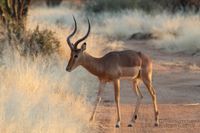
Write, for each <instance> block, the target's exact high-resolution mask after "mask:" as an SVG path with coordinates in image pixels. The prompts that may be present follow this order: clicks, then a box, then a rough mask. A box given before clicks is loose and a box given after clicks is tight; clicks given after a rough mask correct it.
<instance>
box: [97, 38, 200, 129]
mask: <svg viewBox="0 0 200 133" xmlns="http://www.w3.org/2000/svg"><path fill="white" fill-rule="evenodd" d="M126 47H127V48H128V49H134V50H138V51H142V52H144V53H146V54H148V55H150V56H151V57H152V59H153V61H154V76H153V77H154V80H153V83H154V87H155V88H156V91H157V96H158V104H159V110H160V126H159V127H154V126H153V124H154V118H153V114H154V113H153V107H152V104H151V98H150V96H149V94H148V91H147V89H146V88H145V87H144V86H143V85H141V87H140V88H141V91H142V93H143V95H144V98H143V101H142V105H141V107H140V111H139V115H138V120H137V122H136V124H135V126H134V127H132V128H130V127H127V125H128V122H129V120H130V117H131V114H132V112H133V110H134V105H135V103H136V97H135V94H134V93H133V91H132V89H131V88H132V86H131V82H130V81H122V82H121V114H122V123H121V125H122V126H121V128H119V129H116V128H115V127H114V125H115V122H116V120H115V118H116V108H115V104H114V92H113V88H112V84H108V85H107V86H106V88H105V89H104V92H103V95H102V99H103V101H102V103H101V104H100V106H99V108H98V110H97V115H96V120H97V122H99V125H100V130H101V131H100V132H101V133H130V132H131V133H133V132H137V133H154V132H157V133H160V132H164V133H165V132H166V133H169V132H173V133H188V132H191V133H199V132H200V104H198V103H200V67H198V65H199V64H198V63H200V57H192V56H185V55H183V54H181V53H178V54H168V53H165V52H162V51H158V50H156V49H154V48H153V47H152V46H151V45H148V44H146V42H135V41H128V42H126Z"/></svg>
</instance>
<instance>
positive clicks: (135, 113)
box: [128, 79, 143, 127]
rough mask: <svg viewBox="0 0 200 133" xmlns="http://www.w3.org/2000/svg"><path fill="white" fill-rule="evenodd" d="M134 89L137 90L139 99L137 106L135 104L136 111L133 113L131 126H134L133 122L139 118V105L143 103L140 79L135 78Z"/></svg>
mask: <svg viewBox="0 0 200 133" xmlns="http://www.w3.org/2000/svg"><path fill="white" fill-rule="evenodd" d="M133 91H134V92H135V94H136V96H137V101H136V106H135V112H134V114H133V117H132V119H131V121H130V123H129V125H128V126H129V127H132V126H133V124H134V123H135V120H136V119H137V115H138V111H139V107H140V104H141V100H142V98H143V96H142V93H141V92H140V88H139V87H138V80H137V79H136V80H133Z"/></svg>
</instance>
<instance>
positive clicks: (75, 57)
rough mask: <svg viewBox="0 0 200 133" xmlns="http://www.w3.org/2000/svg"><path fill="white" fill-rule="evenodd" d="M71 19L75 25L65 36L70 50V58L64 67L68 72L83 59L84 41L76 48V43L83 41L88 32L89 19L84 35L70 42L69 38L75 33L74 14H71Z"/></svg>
mask: <svg viewBox="0 0 200 133" xmlns="http://www.w3.org/2000/svg"><path fill="white" fill-rule="evenodd" d="M73 19H74V26H75V27H74V31H73V32H72V33H71V34H70V35H69V36H68V37H67V44H68V45H69V47H70V50H71V54H70V60H69V62H68V65H67V68H66V71H68V72H70V71H72V70H73V69H75V68H76V67H77V66H79V65H80V63H81V60H82V59H83V52H84V51H85V50H86V42H84V43H82V44H81V47H80V48H78V44H80V43H81V42H83V41H84V40H85V39H86V38H87V37H88V35H89V33H90V21H89V19H88V31H87V33H86V35H85V36H83V37H82V38H80V39H79V40H77V41H76V42H75V43H72V42H71V41H70V38H71V37H72V36H73V35H74V34H75V33H76V30H77V24H76V19H75V18H74V16H73Z"/></svg>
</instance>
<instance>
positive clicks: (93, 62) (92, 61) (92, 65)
mask: <svg viewBox="0 0 200 133" xmlns="http://www.w3.org/2000/svg"><path fill="white" fill-rule="evenodd" d="M100 59H101V58H95V57H93V56H91V55H90V54H88V53H86V52H85V53H83V60H82V62H81V65H82V66H83V67H84V68H85V69H87V70H88V71H89V72H90V73H92V74H94V75H96V76H99V75H101V74H102V73H103V65H102V63H101V60H100Z"/></svg>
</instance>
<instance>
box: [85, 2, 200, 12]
mask: <svg viewBox="0 0 200 133" xmlns="http://www.w3.org/2000/svg"><path fill="white" fill-rule="evenodd" d="M85 9H86V10H87V11H88V12H94V13H99V12H102V11H111V12H116V11H117V12H120V11H121V10H124V9H139V10H143V11H146V12H148V13H149V12H154V11H164V10H167V11H170V12H174V11H189V10H195V12H198V11H199V9H200V1H199V0H88V1H87V2H86V6H85ZM186 9H187V10H186Z"/></svg>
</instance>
